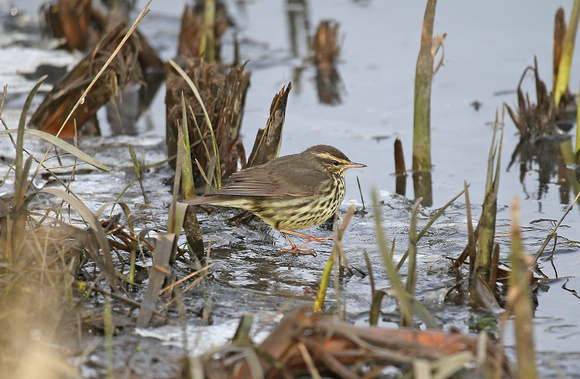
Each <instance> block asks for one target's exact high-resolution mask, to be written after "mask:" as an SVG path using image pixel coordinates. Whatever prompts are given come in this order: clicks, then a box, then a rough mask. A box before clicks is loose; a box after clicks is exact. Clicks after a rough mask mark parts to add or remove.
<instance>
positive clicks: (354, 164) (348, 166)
mask: <svg viewBox="0 0 580 379" xmlns="http://www.w3.org/2000/svg"><path fill="white" fill-rule="evenodd" d="M344 167H345V168H347V169H348V168H363V167H367V165H366V164H362V163H354V162H350V164H347V165H344Z"/></svg>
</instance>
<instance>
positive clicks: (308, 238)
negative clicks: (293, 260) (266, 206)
mask: <svg viewBox="0 0 580 379" xmlns="http://www.w3.org/2000/svg"><path fill="white" fill-rule="evenodd" d="M278 231H279V232H281V233H282V234H284V237H286V239H287V240H288V242H290V245H292V248H291V249H281V250H282V251H288V252H292V253H297V254H316V253H315V252H314V250H312V249H309V250H306V251H303V250H302V249H303V248H304V247H306V245H308V244H309V243H310V242H318V243H324V242H326V241H327V240H329V239H333V238H334V236H330V237H314V236H309V235H307V234H303V233H299V232H295V231H294V230H288V229H278ZM288 234H292V235H294V236H296V237H300V238H304V239H305V240H306V242H304V243H303V244H302V245H300V246H298V247H297V246H296V245H295V244H294V242H292V240H291V239H290V236H289V235H288Z"/></svg>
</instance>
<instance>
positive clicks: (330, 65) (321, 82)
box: [313, 20, 342, 105]
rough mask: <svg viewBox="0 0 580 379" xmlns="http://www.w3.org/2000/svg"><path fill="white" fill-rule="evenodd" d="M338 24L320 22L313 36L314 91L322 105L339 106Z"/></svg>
mask: <svg viewBox="0 0 580 379" xmlns="http://www.w3.org/2000/svg"><path fill="white" fill-rule="evenodd" d="M338 27H339V24H338V22H336V21H333V20H324V21H321V22H320V25H318V28H317V29H316V35H315V36H314V45H313V50H314V54H315V57H316V68H317V70H316V89H317V90H318V99H319V100H320V102H321V103H323V104H331V105H336V104H340V102H341V98H340V92H341V90H342V86H341V80H340V75H339V73H338V69H337V68H336V61H337V60H338V57H339V54H340V46H339V44H338Z"/></svg>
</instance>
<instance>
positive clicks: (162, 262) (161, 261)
mask: <svg viewBox="0 0 580 379" xmlns="http://www.w3.org/2000/svg"><path fill="white" fill-rule="evenodd" d="M176 242H177V238H176V235H175V234H172V233H166V234H163V235H161V236H159V239H158V241H157V247H156V248H155V256H154V257H153V267H151V271H150V272H149V283H148V285H147V290H146V291H145V297H144V298H143V303H142V304H141V311H140V312H139V317H138V318H137V327H138V328H145V327H147V325H149V321H150V320H151V316H152V315H153V311H155V303H156V302H157V298H158V296H159V294H160V291H161V287H162V286H163V281H164V280H165V277H166V276H167V275H168V274H169V272H170V269H171V268H170V267H169V259H170V258H171V255H172V254H173V252H174V251H175V249H176Z"/></svg>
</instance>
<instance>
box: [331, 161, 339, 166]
mask: <svg viewBox="0 0 580 379" xmlns="http://www.w3.org/2000/svg"><path fill="white" fill-rule="evenodd" d="M332 164H333V165H335V166H338V165H339V164H340V163H338V161H332Z"/></svg>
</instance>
